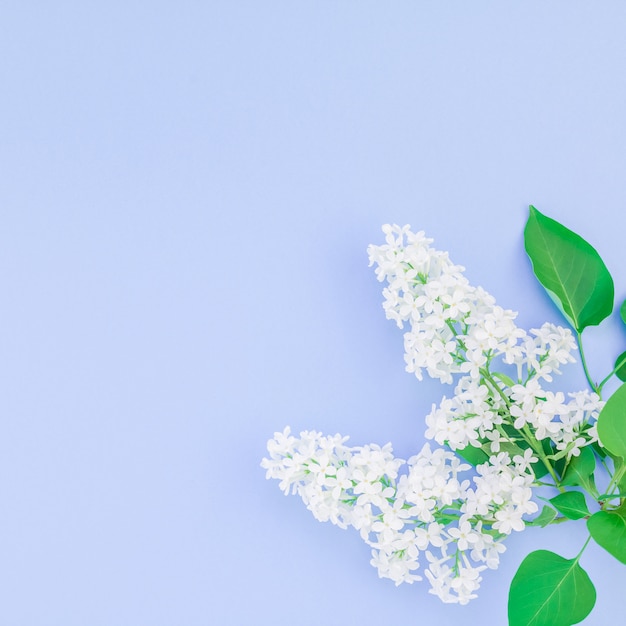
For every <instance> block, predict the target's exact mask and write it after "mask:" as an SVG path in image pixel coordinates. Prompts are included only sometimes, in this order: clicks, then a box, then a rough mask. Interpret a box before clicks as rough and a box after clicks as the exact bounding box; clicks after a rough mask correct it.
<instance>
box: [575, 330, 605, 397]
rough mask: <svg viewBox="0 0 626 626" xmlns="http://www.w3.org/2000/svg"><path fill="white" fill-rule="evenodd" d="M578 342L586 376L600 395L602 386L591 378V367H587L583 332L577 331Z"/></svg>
mask: <svg viewBox="0 0 626 626" xmlns="http://www.w3.org/2000/svg"><path fill="white" fill-rule="evenodd" d="M576 342H577V343H578V352H579V354H580V360H581V361H582V364H583V369H584V370H585V376H586V377H587V382H588V383H589V385H590V386H591V388H592V389H593V390H594V391H595V392H596V393H597V394H598V395H600V387H599V386H598V385H596V384H595V383H594V382H593V379H592V378H591V374H590V373H589V369H588V368H587V360H586V359H585V351H584V350H583V335H582V332H578V331H576Z"/></svg>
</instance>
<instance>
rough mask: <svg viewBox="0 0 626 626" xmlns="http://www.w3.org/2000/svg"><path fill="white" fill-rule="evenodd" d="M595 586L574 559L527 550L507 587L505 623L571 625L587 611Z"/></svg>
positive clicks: (583, 617) (592, 603) (589, 609)
mask: <svg viewBox="0 0 626 626" xmlns="http://www.w3.org/2000/svg"><path fill="white" fill-rule="evenodd" d="M595 602H596V590H595V588H594V586H593V583H592V582H591V580H590V579H589V576H588V575H587V572H585V570H583V568H582V567H580V565H579V564H578V559H577V558H576V559H565V558H563V557H562V556H559V555H558V554H555V553H554V552H549V551H548V550H537V551H535V552H531V553H530V554H529V555H528V556H527V557H526V558H525V559H524V560H523V561H522V564H521V565H520V566H519V569H518V570H517V573H516V574H515V576H514V578H513V582H512V583H511V589H510V591H509V626H571V625H572V624H577V623H578V622H580V621H582V620H583V619H585V617H587V615H589V613H590V612H591V609H592V608H593V605H594V604H595Z"/></svg>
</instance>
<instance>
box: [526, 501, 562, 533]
mask: <svg viewBox="0 0 626 626" xmlns="http://www.w3.org/2000/svg"><path fill="white" fill-rule="evenodd" d="M555 517H556V511H555V510H554V509H553V508H552V507H551V506H548V505H547V504H545V505H544V506H543V508H542V509H541V513H539V515H537V517H535V519H533V520H531V521H530V522H526V526H540V527H541V528H545V527H546V526H548V525H549V524H550V523H551V522H552V520H553V519H554V518H555Z"/></svg>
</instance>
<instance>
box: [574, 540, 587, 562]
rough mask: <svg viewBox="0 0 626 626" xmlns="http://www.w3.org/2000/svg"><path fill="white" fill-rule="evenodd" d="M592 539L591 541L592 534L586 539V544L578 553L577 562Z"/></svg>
mask: <svg viewBox="0 0 626 626" xmlns="http://www.w3.org/2000/svg"><path fill="white" fill-rule="evenodd" d="M590 541H591V535H589V537H587V541H585V545H584V546H583V547H582V548H581V549H580V552H579V553H578V556H577V557H576V563H578V561H580V557H581V556H582V555H583V552H584V551H585V548H586V547H587V545H588V544H589V542H590Z"/></svg>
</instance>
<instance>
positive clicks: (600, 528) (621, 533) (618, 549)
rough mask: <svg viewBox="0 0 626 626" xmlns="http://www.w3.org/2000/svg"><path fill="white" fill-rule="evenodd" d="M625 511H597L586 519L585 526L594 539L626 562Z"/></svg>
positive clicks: (619, 559) (620, 509)
mask: <svg viewBox="0 0 626 626" xmlns="http://www.w3.org/2000/svg"><path fill="white" fill-rule="evenodd" d="M625 516H626V511H624V507H620V508H619V509H616V510H615V511H598V512H597V513H594V514H593V515H592V516H591V517H590V518H589V519H588V520H587V528H588V529H589V532H590V533H591V536H592V537H593V539H594V541H595V542H596V543H597V544H598V545H600V546H602V547H603V548H604V549H605V550H606V551H607V552H609V553H610V554H612V555H613V556H614V557H615V558H616V559H617V560H618V561H621V562H622V563H625V564H626V517H625Z"/></svg>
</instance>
